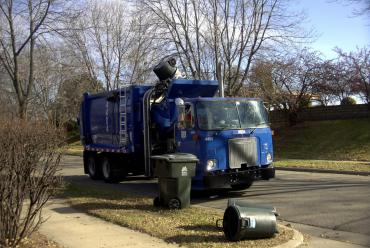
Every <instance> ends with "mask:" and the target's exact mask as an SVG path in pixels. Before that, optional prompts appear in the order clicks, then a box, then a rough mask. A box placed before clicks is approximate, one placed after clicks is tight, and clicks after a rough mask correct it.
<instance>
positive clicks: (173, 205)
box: [168, 199, 181, 209]
mask: <svg viewBox="0 0 370 248" xmlns="http://www.w3.org/2000/svg"><path fill="white" fill-rule="evenodd" d="M168 207H169V208H170V209H180V208H181V203H180V201H179V200H178V199H171V200H170V201H169V202H168Z"/></svg>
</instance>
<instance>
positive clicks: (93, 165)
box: [87, 155, 101, 180]
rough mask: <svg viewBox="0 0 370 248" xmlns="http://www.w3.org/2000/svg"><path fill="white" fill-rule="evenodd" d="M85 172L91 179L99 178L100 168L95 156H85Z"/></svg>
mask: <svg viewBox="0 0 370 248" xmlns="http://www.w3.org/2000/svg"><path fill="white" fill-rule="evenodd" d="M87 173H88V174H89V177H90V178H91V179H92V180H98V179H100V178H101V168H100V166H99V164H98V163H97V158H96V157H95V156H92V155H90V156H89V157H88V158H87Z"/></svg>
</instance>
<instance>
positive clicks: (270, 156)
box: [266, 153, 272, 163]
mask: <svg viewBox="0 0 370 248" xmlns="http://www.w3.org/2000/svg"><path fill="white" fill-rule="evenodd" d="M266 160H267V163H272V155H271V154H270V153H267V155H266Z"/></svg>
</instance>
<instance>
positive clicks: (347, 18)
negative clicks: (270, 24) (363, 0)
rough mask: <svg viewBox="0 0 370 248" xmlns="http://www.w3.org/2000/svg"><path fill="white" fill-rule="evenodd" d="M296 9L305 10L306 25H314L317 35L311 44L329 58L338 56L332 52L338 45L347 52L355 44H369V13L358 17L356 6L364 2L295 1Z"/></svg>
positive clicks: (331, 0) (293, 2) (353, 48)
mask: <svg viewBox="0 0 370 248" xmlns="http://www.w3.org/2000/svg"><path fill="white" fill-rule="evenodd" d="M291 3H292V4H294V6H292V8H293V9H294V10H304V11H305V13H306V15H307V18H308V20H307V22H305V24H304V26H305V27H306V28H308V29H310V28H314V29H315V31H316V33H317V34H318V37H317V39H316V41H315V42H314V43H312V44H310V45H309V46H311V47H312V48H313V49H314V50H318V51H320V52H321V53H322V54H323V56H324V57H325V58H326V59H332V58H334V57H335V53H334V52H333V51H332V50H333V48H334V47H339V48H341V49H343V50H344V51H346V52H350V51H355V50H356V47H364V46H370V15H369V14H368V15H363V16H357V17H356V16H355V15H354V14H353V11H354V9H359V8H361V4H353V3H349V2H346V1H345V0H342V1H335V0H293V1H291Z"/></svg>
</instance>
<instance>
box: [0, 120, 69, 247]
mask: <svg viewBox="0 0 370 248" xmlns="http://www.w3.org/2000/svg"><path fill="white" fill-rule="evenodd" d="M62 140H63V137H62V132H61V131H60V130H58V129H55V128H53V127H50V126H47V125H46V124H43V123H38V122H32V123H30V122H25V121H22V120H0V247H2V246H9V247H16V246H17V245H18V244H19V242H20V241H21V240H22V239H23V238H25V237H28V236H29V235H30V234H31V233H32V232H34V231H35V230H37V228H38V227H39V225H40V224H41V223H42V221H43V220H42V217H41V210H42V208H43V206H44V205H45V203H46V202H47V201H48V200H49V199H50V197H51V196H52V195H53V194H54V193H55V191H56V189H57V187H58V186H59V183H60V182H61V177H60V176H57V172H58V170H59V161H60V155H61V154H60V149H59V147H60V146H61V145H62Z"/></svg>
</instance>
